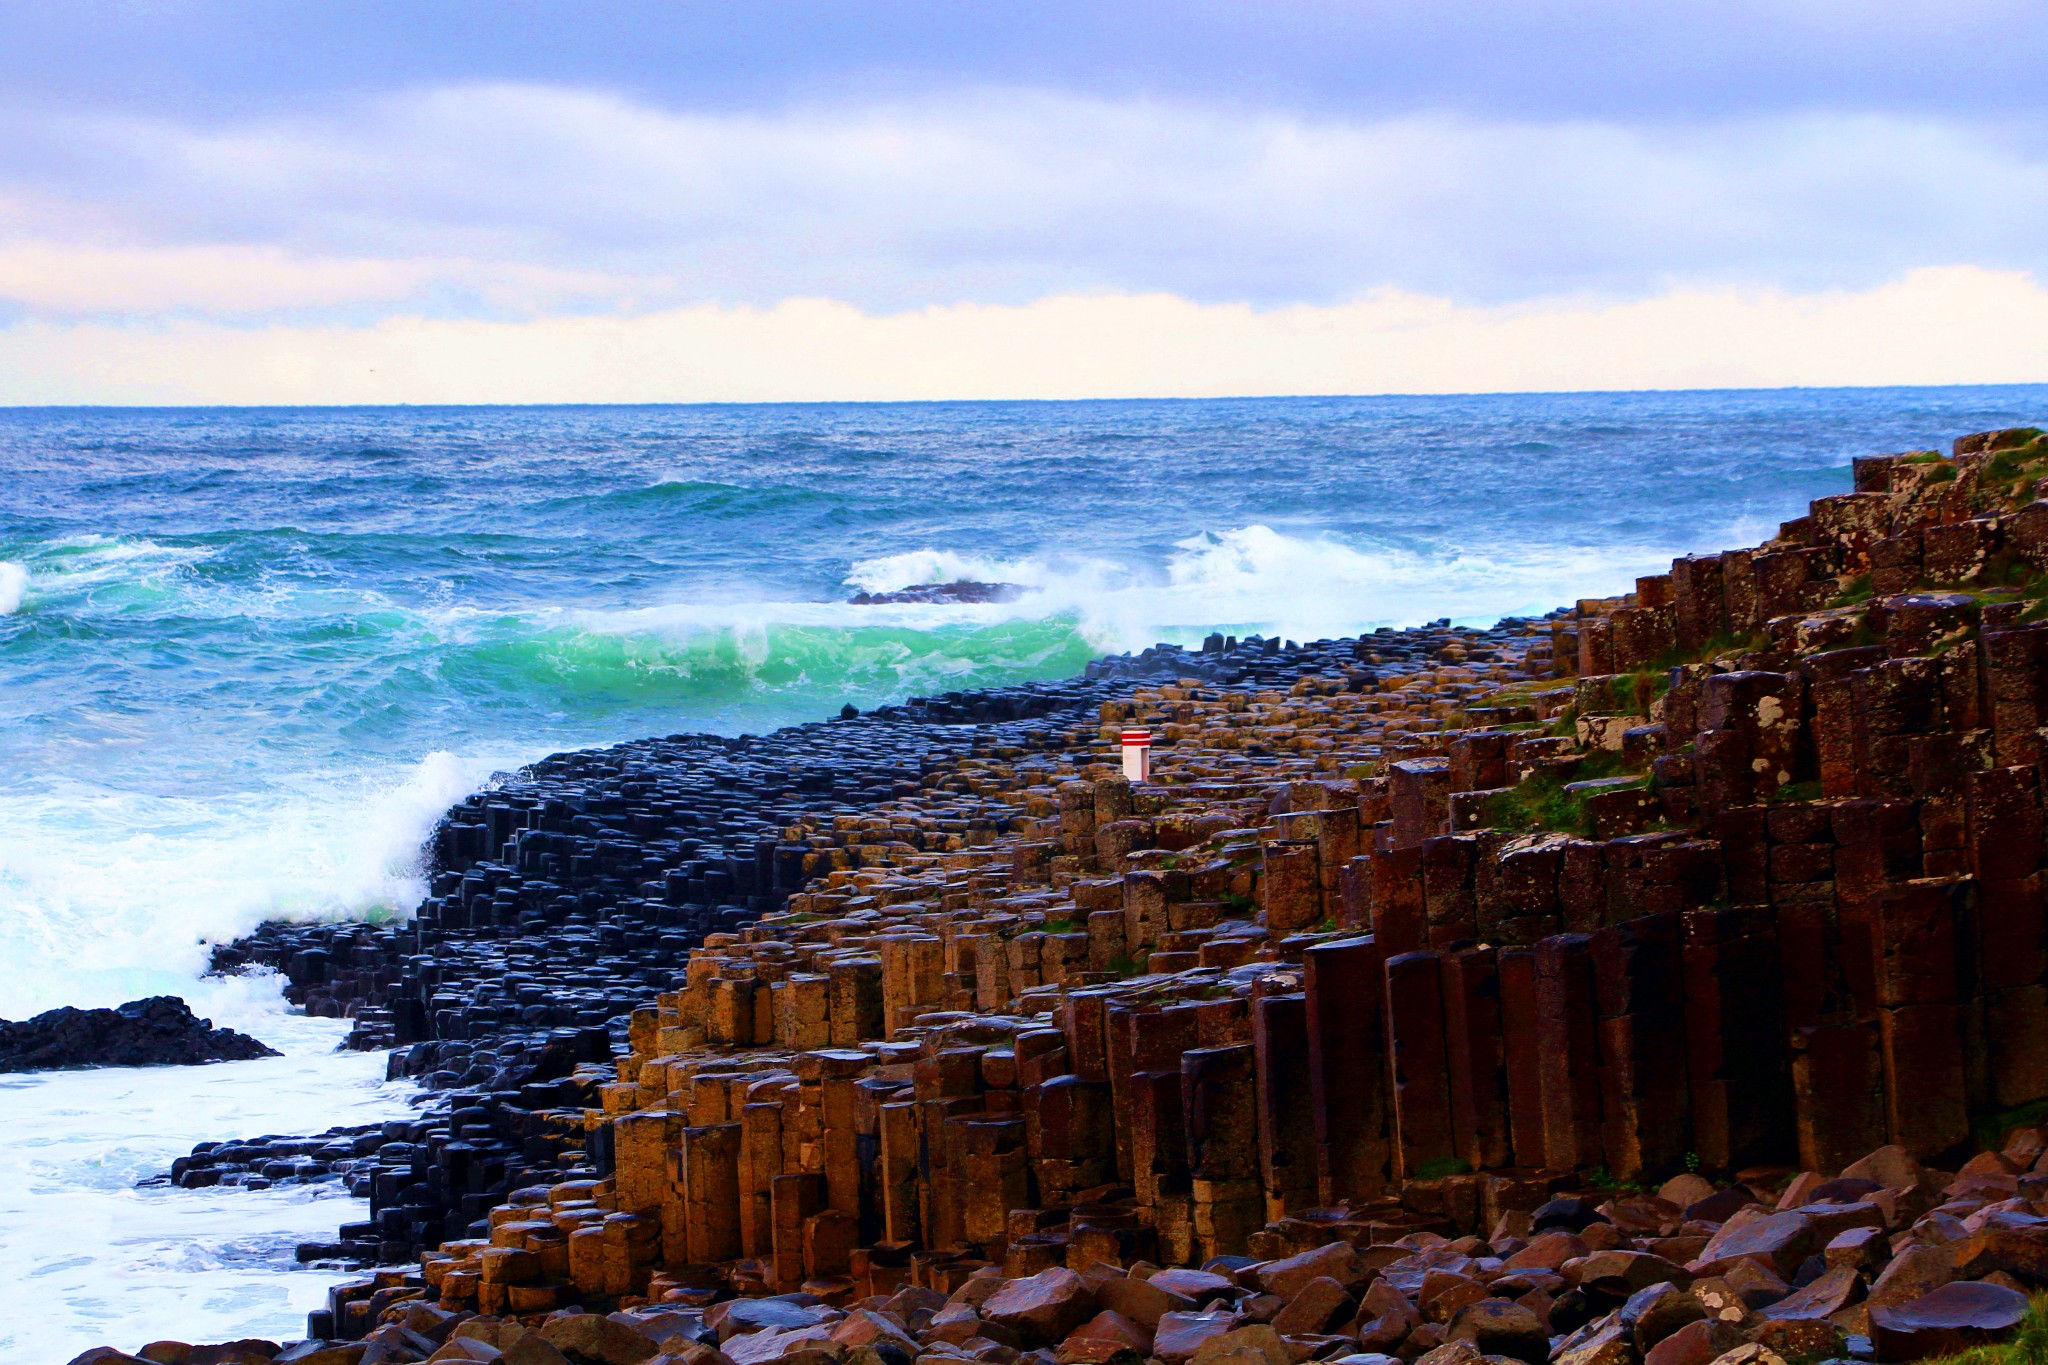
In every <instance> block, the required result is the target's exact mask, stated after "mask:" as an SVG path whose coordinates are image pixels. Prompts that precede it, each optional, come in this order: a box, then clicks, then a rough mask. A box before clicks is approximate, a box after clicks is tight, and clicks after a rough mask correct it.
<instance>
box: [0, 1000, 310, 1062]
mask: <svg viewBox="0 0 2048 1365" xmlns="http://www.w3.org/2000/svg"><path fill="white" fill-rule="evenodd" d="M277 1055H279V1054H278V1053H277V1051H276V1050H275V1049H273V1048H269V1047H265V1046H264V1045H263V1044H262V1043H259V1042H257V1041H256V1040H255V1039H254V1038H251V1037H250V1036H249V1035H248V1034H246V1033H237V1032H235V1031H234V1030H233V1029H227V1028H215V1027H214V1026H213V1021H212V1020H211V1019H201V1018H199V1017H198V1016H196V1015H195V1014H193V1013H192V1008H191V1006H189V1005H187V1004H186V1003H185V1002H184V1001H183V1000H180V999H179V998H178V997H177V996H175V995H153V996H151V997H150V998H149V999H147V1000H131V1001H129V1002H128V1003H127V1004H125V1005H122V1006H120V1007H119V1008H118V1009H110V1010H105V1009H101V1010H80V1009H73V1008H71V1007H70V1006H69V1005H66V1006H65V1007H64V1008H62V1009H54V1010H50V1011H49V1012H48V1013H45V1014H38V1015H37V1016H36V1017H35V1018H33V1019H25V1020H22V1021H21V1022H20V1023H9V1022H7V1021H6V1020H0V1072H6V1071H56V1070H65V1069H71V1068H76V1067H87V1066H196V1065H198V1064H199V1063H201V1062H242V1061H248V1060H249V1059H251V1058H254V1057H275V1056H277Z"/></svg>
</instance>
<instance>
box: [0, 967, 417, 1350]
mask: <svg viewBox="0 0 2048 1365" xmlns="http://www.w3.org/2000/svg"><path fill="white" fill-rule="evenodd" d="M187 994H188V997H196V998H194V1006H195V1008H197V1009H198V1010H199V1012H200V1013H202V1014H208V1013H210V1014H211V1016H212V1018H213V1020H214V1022H215V1023H216V1024H227V1023H230V1022H231V1021H232V1024H233V1026H234V1027H237V1028H241V1029H243V1030H244V1031H247V1032H251V1033H254V1034H255V1035H256V1036H257V1037H259V1038H261V1039H263V1040H264V1041H265V1042H267V1043H269V1044H270V1045H271V1046H272V1047H274V1048H277V1049H279V1050H280V1051H282V1052H284V1053H285V1055H284V1056H282V1057H273V1058H266V1059H263V1060H260V1061H251V1062H222V1063H218V1064H216V1065H212V1066H203V1067H135V1068H128V1067H123V1068H113V1069H106V1070H97V1071H63V1072H46V1073H41V1074H37V1075H28V1076H5V1077H0V1109H4V1111H5V1113H6V1116H7V1121H6V1122H5V1123H4V1124H0V1359H5V1360H8V1361H21V1362H24V1365H43V1363H44V1362H56V1361H62V1360H68V1359H70V1358H71V1357H72V1356H73V1355H75V1354H77V1353H78V1352H80V1351H83V1350H85V1349H86V1348H88V1347H91V1346H99V1345H113V1346H118V1347H121V1348H123V1349H125V1350H129V1351H133V1350H136V1349H137V1348H139V1347H141V1346H142V1345H143V1344H145V1343H146V1342H149V1341H153V1340H157V1339H160V1338H162V1337H165V1336H174V1337H178V1338H181V1339H183V1340H187V1341H222V1340H232V1339H235V1338H238V1337H247V1336H258V1337H269V1338H271V1339H272V1340H280V1339H286V1338H294V1337H301V1336H304V1335H305V1315H306V1312H307V1311H308V1310H309V1309H312V1308H316V1307H319V1306H320V1304H321V1303H322V1301H323V1299H324V1296H325V1293H326V1289H327V1286H328V1285H330V1284H332V1283H334V1282H335V1281H336V1280H337V1279H339V1278H341V1276H340V1275H338V1274H337V1273H335V1272H331V1271H319V1270H308V1269H304V1268H301V1267H299V1266H298V1265H297V1264H296V1263H295V1262H294V1260H293V1256H292V1250H293V1247H294V1246H295V1244H296V1243H298V1242H301V1241H307V1240H315V1239H319V1240H326V1239H330V1238H332V1237H333V1236H334V1230H335V1228H336V1227H337V1226H338V1225H340V1224H341V1223H344V1222H349V1221H353V1220H355V1219H359V1218H362V1217H365V1216H366V1215H367V1204H366V1202H364V1201H360V1200H353V1199H349V1198H348V1197H347V1196H346V1194H345V1193H344V1192H343V1191H342V1190H341V1189H340V1187H339V1186H338V1185H333V1184H329V1185H321V1186H300V1187H297V1188H278V1189H271V1190H264V1191H253V1192H252V1191H238V1190H227V1189H210V1190H178V1189H166V1188H154V1189H137V1188H136V1187H135V1183H136V1181H138V1180H140V1179H143V1178H146V1177H148V1176H152V1175H155V1174H158V1173H160V1172H162V1171H164V1170H166V1169H168V1168H169V1165H170V1163H171V1161H172V1159H174V1158H176V1157H179V1156H183V1155H184V1154H185V1153H186V1152H188V1151H190V1150H191V1147H192V1144H193V1143H195V1142H199V1141H202V1140H211V1139H221V1138H231V1137H254V1136H258V1135H261V1134H265V1133H294V1134H296V1133H314V1132H319V1131H322V1130H324V1129H326V1128H328V1127H330V1126H333V1125H335V1124H343V1123H368V1122H373V1121H377V1120H380V1119H385V1118H393V1117H402V1116H404V1115H406V1114H408V1113H410V1112H411V1111H410V1109H409V1108H408V1105H407V1103H406V1100H407V1096H408V1094H409V1092H410V1090H411V1087H409V1086H406V1085H403V1084H386V1083H384V1081H383V1079H382V1078H383V1074H384V1056H383V1054H381V1053H369V1054H365V1053H338V1052H336V1051H334V1046H335V1043H336V1042H337V1041H339V1039H340V1037H341V1035H342V1033H343V1032H345V1031H346V1029H347V1027H348V1025H347V1024H346V1023H344V1022H342V1021H340V1020H329V1019H308V1018H305V1017H303V1016H295V1015H290V1014H287V1013H285V1012H284V1010H283V1008H282V1005H281V1002H280V1001H279V1000H278V997H277V980H276V978H274V977H273V978H267V979H266V978H250V979H245V980H238V981H231V982H222V983H209V985H208V986H206V987H204V988H201V989H199V990H197V991H193V990H189V989H188V992H187Z"/></svg>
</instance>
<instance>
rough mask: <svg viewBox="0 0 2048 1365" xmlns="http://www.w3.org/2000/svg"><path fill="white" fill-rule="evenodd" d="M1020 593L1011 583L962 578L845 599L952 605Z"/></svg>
mask: <svg viewBox="0 0 2048 1365" xmlns="http://www.w3.org/2000/svg"><path fill="white" fill-rule="evenodd" d="M1023 595H1024V589H1022V588H1020V587H1018V586H1017V585H1016V584H1015V583H977V582H975V581H974V580H973V579H969V578H962V579H959V580H957V581H955V582H952V583H920V584H918V585H917V586H916V587H913V588H898V589H896V590H895V591H894V592H858V593H855V594H854V595H853V597H852V598H851V599H849V600H851V601H852V603H853V604H854V605H855V606H857V607H881V606H890V605H893V604H896V603H903V602H909V603H917V604H922V605H925V606H954V605H957V604H959V603H963V602H1014V601H1016V600H1017V599H1018V598H1020V597H1022V596H1023Z"/></svg>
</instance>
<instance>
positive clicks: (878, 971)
mask: <svg viewBox="0 0 2048 1365" xmlns="http://www.w3.org/2000/svg"><path fill="white" fill-rule="evenodd" d="M826 970H827V974H828V975H829V977H830V985H829V987H828V989H829V991H830V995H829V1000H830V1009H831V1036H832V1046H834V1047H854V1046H857V1045H859V1044H860V1043H863V1042H866V1041H868V1040H870V1039H874V1038H880V1037H881V1036H882V1018H883V1015H882V964H881V961H880V959H878V958H872V957H858V958H842V959H840V960H839V961H836V962H834V963H832V964H831V965H830V966H829V967H828V968H827V969H826Z"/></svg>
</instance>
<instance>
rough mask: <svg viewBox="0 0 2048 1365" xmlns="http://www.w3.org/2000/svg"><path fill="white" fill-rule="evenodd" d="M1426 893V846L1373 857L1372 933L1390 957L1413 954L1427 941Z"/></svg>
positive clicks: (1376, 854)
mask: <svg viewBox="0 0 2048 1365" xmlns="http://www.w3.org/2000/svg"><path fill="white" fill-rule="evenodd" d="M1424 924H1425V919H1424V914H1423V894H1422V847H1421V845H1420V844H1419V843H1418V844H1417V845H1416V846H1414V847H1412V848H1399V849H1395V850H1393V851H1392V852H1387V853H1379V852H1375V853H1374V854H1373V858H1372V932H1373V937H1374V938H1376V939H1378V940H1379V942H1380V946H1381V947H1383V948H1385V949H1386V951H1387V952H1388V953H1389V954H1393V953H1411V952H1414V951H1415V950H1416V949H1418V948H1420V947H1422V946H1423V944H1424V943H1425V942H1426V941H1427V932H1426V930H1425V928H1424Z"/></svg>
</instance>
